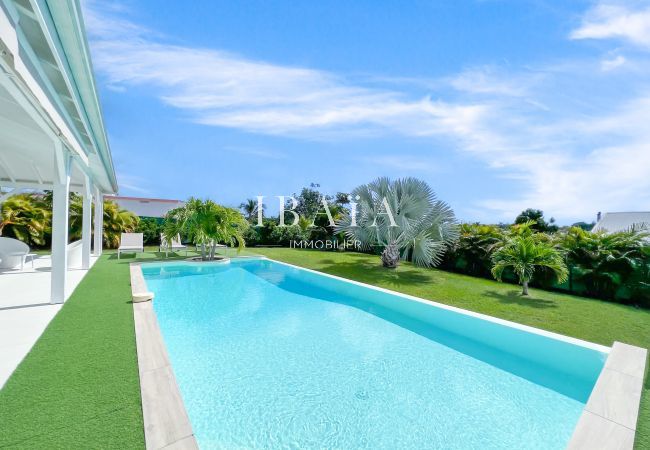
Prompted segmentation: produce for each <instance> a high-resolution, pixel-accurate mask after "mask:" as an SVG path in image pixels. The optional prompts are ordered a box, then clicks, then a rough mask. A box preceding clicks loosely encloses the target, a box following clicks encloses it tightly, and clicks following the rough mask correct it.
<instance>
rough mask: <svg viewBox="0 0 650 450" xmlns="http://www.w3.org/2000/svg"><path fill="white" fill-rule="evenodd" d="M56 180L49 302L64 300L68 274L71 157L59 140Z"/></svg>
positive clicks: (56, 152) (55, 157)
mask: <svg viewBox="0 0 650 450" xmlns="http://www.w3.org/2000/svg"><path fill="white" fill-rule="evenodd" d="M55 145H56V149H55V156H54V166H55V168H56V172H57V173H56V175H57V176H56V178H57V179H56V180H54V185H53V186H52V197H53V201H52V281H51V299H50V302H51V303H63V302H64V301H65V289H66V281H67V280H66V279H67V275H68V248H67V247H68V214H69V209H70V197H69V196H70V164H71V161H72V158H71V156H70V153H69V152H68V150H67V149H66V148H64V147H63V144H62V143H61V142H57V143H55Z"/></svg>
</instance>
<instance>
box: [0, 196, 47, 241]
mask: <svg viewBox="0 0 650 450" xmlns="http://www.w3.org/2000/svg"><path fill="white" fill-rule="evenodd" d="M51 221H52V209H51V208H47V205H46V204H45V203H44V202H43V200H42V199H41V198H38V197H36V196H34V195H31V194H17V195H12V196H11V197H9V198H8V199H7V200H5V201H4V202H3V203H1V204H0V236H5V237H14V238H16V239H20V240H21V241H23V242H25V243H26V244H28V245H36V246H43V245H45V244H46V239H47V237H48V234H49V233H48V231H49V228H50V227H51Z"/></svg>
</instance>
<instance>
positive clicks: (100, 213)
mask: <svg viewBox="0 0 650 450" xmlns="http://www.w3.org/2000/svg"><path fill="white" fill-rule="evenodd" d="M103 234H104V199H103V197H102V194H101V192H100V191H99V188H97V187H96V188H95V242H94V243H93V254H94V255H95V256H100V255H101V254H102V246H103V242H104V236H103Z"/></svg>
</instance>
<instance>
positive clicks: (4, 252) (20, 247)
mask: <svg viewBox="0 0 650 450" xmlns="http://www.w3.org/2000/svg"><path fill="white" fill-rule="evenodd" d="M28 254H29V245H27V244H25V243H24V242H22V241H19V240H18V239H13V238H8V237H0V269H14V268H16V267H18V266H20V268H21V270H22V268H23V265H24V264H25V258H26V257H27V255H28Z"/></svg>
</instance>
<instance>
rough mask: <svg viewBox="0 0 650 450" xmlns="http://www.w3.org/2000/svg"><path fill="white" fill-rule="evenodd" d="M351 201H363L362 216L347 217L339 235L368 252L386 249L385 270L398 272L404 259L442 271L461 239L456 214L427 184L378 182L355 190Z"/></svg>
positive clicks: (410, 180)
mask: <svg viewBox="0 0 650 450" xmlns="http://www.w3.org/2000/svg"><path fill="white" fill-rule="evenodd" d="M350 197H351V198H354V199H358V201H357V203H358V204H357V212H358V214H356V217H352V214H351V213H348V214H346V215H345V216H344V218H343V219H342V220H341V221H339V223H338V224H337V225H338V230H339V232H341V233H344V234H345V235H346V236H347V237H348V238H349V239H351V240H358V241H359V242H361V244H362V246H364V247H365V248H366V249H369V248H372V247H380V248H382V253H381V261H382V264H383V265H384V267H388V268H394V267H397V265H398V263H399V260H400V259H409V260H412V261H413V262H414V263H415V264H417V265H420V266H427V267H428V266H434V265H437V264H438V263H440V261H441V260H442V255H443V254H444V252H445V250H446V249H447V248H448V247H449V246H451V245H452V244H453V243H454V242H455V241H456V239H457V238H458V227H457V225H456V219H455V216H454V212H453V211H452V210H451V208H450V207H449V206H448V205H447V204H446V203H444V202H442V201H440V200H438V199H437V198H436V195H435V193H434V192H433V190H432V189H431V188H430V187H429V185H428V184H426V183H425V182H424V181H421V180H418V179H416V178H404V179H398V180H395V181H391V180H389V179H388V178H378V179H376V180H375V181H373V182H371V183H369V184H364V185H361V186H359V187H357V188H356V189H354V190H353V191H352V193H351V195H350ZM355 218H356V223H355V221H354V219H355Z"/></svg>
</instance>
